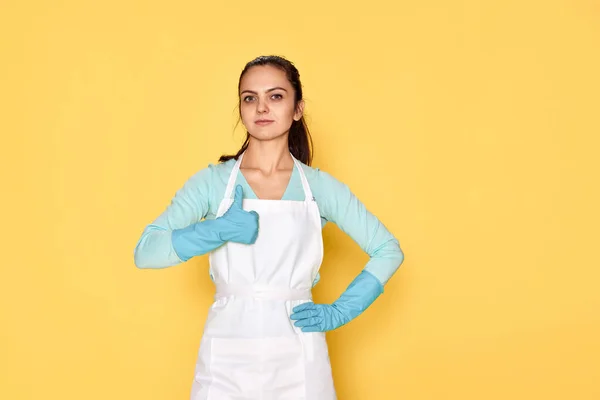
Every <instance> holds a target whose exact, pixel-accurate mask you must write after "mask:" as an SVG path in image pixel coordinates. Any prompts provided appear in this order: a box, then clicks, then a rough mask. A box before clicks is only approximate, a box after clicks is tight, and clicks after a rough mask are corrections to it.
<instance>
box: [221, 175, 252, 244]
mask: <svg viewBox="0 0 600 400" xmlns="http://www.w3.org/2000/svg"><path fill="white" fill-rule="evenodd" d="M243 195H244V190H243V188H242V186H241V185H237V186H236V188H235V196H234V198H233V204H232V205H231V207H229V210H227V211H226V212H225V214H223V215H222V216H221V217H219V218H217V219H219V220H221V222H222V223H223V229H222V231H221V232H219V237H220V238H221V239H222V240H224V241H231V242H237V243H244V244H253V243H254V242H255V241H256V238H257V236H258V213H257V212H256V211H244V209H243V208H242V201H243Z"/></svg>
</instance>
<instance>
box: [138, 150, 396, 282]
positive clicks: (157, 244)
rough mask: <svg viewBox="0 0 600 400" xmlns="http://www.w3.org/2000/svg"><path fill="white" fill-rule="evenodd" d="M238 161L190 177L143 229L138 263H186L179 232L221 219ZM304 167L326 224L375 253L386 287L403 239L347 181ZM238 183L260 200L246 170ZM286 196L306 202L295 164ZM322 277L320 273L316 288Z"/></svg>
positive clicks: (373, 267) (371, 268) (373, 264)
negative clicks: (178, 246)
mask: <svg viewBox="0 0 600 400" xmlns="http://www.w3.org/2000/svg"><path fill="white" fill-rule="evenodd" d="M235 162H236V160H234V159H232V160H229V161H226V162H223V163H218V164H209V165H208V167H207V168H204V169H202V170H200V171H198V172H197V173H195V174H194V175H193V176H192V177H190V178H189V179H188V181H187V182H186V183H185V184H184V185H183V187H182V188H181V189H179V190H178V191H177V193H176V194H175V196H174V197H173V199H172V200H171V204H170V205H169V206H168V207H167V208H166V210H165V211H164V212H163V213H162V214H161V215H159V216H158V218H156V219H155V220H154V221H153V222H152V223H151V224H149V225H147V226H146V228H145V229H144V231H143V232H142V235H141V237H140V239H139V240H138V243H137V245H136V247H135V251H134V261H135V265H136V266H137V267H139V268H165V267H170V266H174V265H177V264H180V263H182V262H183V261H182V260H181V259H180V258H179V256H178V255H177V253H176V252H175V250H174V248H173V244H172V240H171V234H172V232H173V230H176V229H182V228H185V227H187V226H189V225H191V224H193V223H196V222H199V221H201V220H202V219H214V218H216V214H217V209H218V207H219V204H220V203H221V200H222V199H223V196H224V194H225V188H226V187H227V181H228V179H229V176H230V174H231V170H232V168H233V166H234V164H235ZM300 165H301V167H302V168H303V171H304V173H305V175H306V178H307V180H308V183H309V185H310V188H311V190H312V192H313V196H314V197H315V200H316V202H317V204H318V207H319V212H320V215H321V227H324V226H325V224H326V223H327V222H332V223H335V224H336V225H337V226H338V227H339V228H340V229H341V230H342V231H343V232H345V233H346V234H348V235H349V236H350V237H351V238H352V239H353V240H354V241H355V242H356V243H357V244H358V245H359V246H360V248H361V249H362V250H363V251H364V252H365V253H367V254H368V255H369V257H370V259H369V261H368V262H367V264H366V266H365V267H364V270H366V271H368V272H370V273H372V274H373V275H374V276H375V277H377V278H378V279H379V280H380V282H381V283H382V285H385V284H386V283H387V282H388V280H389V279H390V278H391V277H392V275H393V274H394V273H395V272H396V270H397V269H398V268H399V267H400V265H401V264H402V262H403V260H404V253H403V252H402V250H401V249H400V244H399V242H398V240H397V239H396V238H395V237H394V236H393V235H392V234H391V233H390V232H389V231H388V229H387V228H386V227H385V226H384V225H383V223H382V222H381V221H379V219H378V218H377V217H376V216H375V215H373V214H372V213H371V212H369V211H368V210H367V208H366V207H365V206H364V204H363V203H361V202H360V200H358V199H357V198H356V196H355V195H354V194H353V193H352V192H351V191H350V189H349V188H348V186H347V185H345V184H344V183H342V182H340V181H339V180H337V179H336V178H334V177H333V176H331V175H330V174H328V173H327V172H324V171H321V170H320V169H319V168H313V167H310V166H308V165H305V164H302V163H300ZM238 184H239V185H242V187H243V189H244V198H250V199H256V198H257V196H256V194H255V193H254V192H253V191H252V188H251V187H250V186H249V185H248V182H247V181H246V179H245V178H244V175H243V174H242V173H241V172H238V174H237V178H236V185H238ZM282 200H298V201H301V200H304V190H303V189H302V181H301V178H300V174H299V172H298V169H297V168H296V167H295V166H294V169H293V170H292V176H291V178H290V181H289V184H288V186H287V188H286V190H285V193H284V194H283V198H282ZM319 279H320V278H319V276H317V278H316V279H315V282H314V283H313V286H314V284H316V283H317V282H318V281H319Z"/></svg>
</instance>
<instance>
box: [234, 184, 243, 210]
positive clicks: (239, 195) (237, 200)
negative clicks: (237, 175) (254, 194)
mask: <svg viewBox="0 0 600 400" xmlns="http://www.w3.org/2000/svg"><path fill="white" fill-rule="evenodd" d="M243 199H244V189H243V188H242V185H237V186H236V187H235V197H234V198H233V205H234V206H236V207H239V208H242V200H243Z"/></svg>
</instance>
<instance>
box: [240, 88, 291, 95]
mask: <svg viewBox="0 0 600 400" xmlns="http://www.w3.org/2000/svg"><path fill="white" fill-rule="evenodd" d="M273 90H283V91H284V92H287V90H285V89H284V88H282V87H279V86H277V87H274V88H271V89H269V90H267V93H269V92H272V91H273ZM244 93H251V94H258V93H256V92H255V91H253V90H244V91H243V92H241V93H240V95H242V94H244Z"/></svg>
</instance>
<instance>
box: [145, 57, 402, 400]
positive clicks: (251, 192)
mask: <svg viewBox="0 0 600 400" xmlns="http://www.w3.org/2000/svg"><path fill="white" fill-rule="evenodd" d="M238 94H239V108H240V118H241V120H242V123H243V124H244V126H245V127H246V130H247V137H246V141H245V143H244V145H243V146H242V148H241V149H240V150H239V152H238V153H237V154H236V155H234V156H222V157H221V158H220V160H219V161H220V162H219V163H218V164H217V165H212V164H211V165H209V166H208V167H207V168H205V169H202V170H200V171H199V172H197V173H196V174H195V175H194V176H192V177H191V178H190V179H189V180H188V181H187V182H186V183H185V185H184V186H183V188H182V189H180V190H179V191H178V192H177V193H176V195H175V197H174V198H173V200H172V202H171V204H170V205H169V207H168V208H167V209H166V211H165V212H164V213H163V214H162V215H160V216H159V217H158V218H157V219H156V220H155V221H154V222H153V223H152V224H150V225H148V226H147V227H146V229H145V230H144V232H143V233H142V236H141V238H140V240H139V242H138V244H137V246H136V249H135V263H136V265H137V266H138V267H139V268H164V267H168V266H173V265H176V264H179V263H181V262H184V261H187V260H189V259H190V258H192V257H194V256H199V255H202V254H206V253H210V255H209V261H210V276H211V278H212V280H213V281H214V282H215V285H216V295H215V302H214V304H213V305H212V306H211V308H210V311H209V314H208V318H207V321H206V324H205V328H204V334H203V337H202V340H201V343H200V351H199V355H198V362H197V365H196V373H195V379H194V382H193V386H192V396H191V398H192V400H201V399H203V400H230V399H231V400H233V399H263V400H267V399H268V400H284V399H290V400H292V399H293V400H299V399H306V400H333V399H336V394H335V389H334V385H333V380H332V375H331V367H330V362H329V355H328V350H327V343H326V340H325V332H326V331H329V330H332V329H336V328H338V327H340V326H342V325H344V324H346V323H348V322H350V321H351V320H352V319H354V318H356V317H357V316H358V315H359V314H361V313H362V312H363V311H364V310H365V309H366V308H367V307H369V305H370V304H371V303H373V301H374V300H375V299H376V298H377V297H378V296H379V295H380V294H381V293H382V292H383V286H384V285H385V284H386V283H387V281H388V280H389V279H390V277H391V276H392V275H393V274H394V272H395V271H396V270H397V269H398V267H399V266H400V264H401V263H402V261H403V258H404V255H403V253H402V251H401V249H400V246H399V244H398V241H397V240H396V239H395V238H394V237H393V236H392V235H391V234H390V232H388V230H387V229H386V228H385V227H384V225H383V224H382V223H380V222H379V220H378V219H377V218H376V217H375V216H374V215H373V214H371V213H370V212H369V211H367V210H366V208H365V207H364V206H363V204H362V203H361V202H360V201H359V200H358V199H356V197H354V195H353V194H352V192H351V191H350V190H349V189H348V187H347V186H346V185H344V184H343V183H341V182H339V181H338V180H336V179H335V178H333V177H332V176H331V175H329V174H327V173H325V172H322V171H320V170H319V169H318V168H311V167H310V164H311V149H310V135H309V131H308V128H307V126H306V124H305V121H304V118H303V110H304V101H303V98H302V85H301V83H300V76H299V73H298V70H297V69H296V67H295V66H294V65H293V64H292V63H290V62H289V61H287V60H285V59H284V58H281V57H276V56H267V57H258V58H256V59H255V60H253V61H251V62H249V63H248V64H247V65H246V67H245V68H244V70H243V71H242V73H241V76H240V80H239V84H238ZM327 221H331V222H334V223H336V224H337V225H338V226H339V227H340V228H341V229H342V230H343V231H344V232H346V233H347V234H349V235H350V236H351V237H352V238H353V239H354V240H355V241H356V242H357V243H358V244H359V245H360V246H361V248H362V249H363V250H364V251H365V252H367V253H368V254H369V255H370V257H371V258H370V260H369V262H368V263H367V265H366V266H365V268H364V269H363V271H362V272H361V273H360V274H359V275H358V276H357V277H356V278H355V279H354V280H353V282H352V283H351V284H350V286H349V287H348V288H347V290H346V291H345V292H344V293H343V294H342V295H341V296H340V297H339V299H338V300H336V301H335V302H334V303H333V304H314V303H313V302H312V301H311V289H312V287H313V286H314V285H315V284H316V283H317V282H318V280H319V274H318V271H319V267H320V265H321V261H322V259H323V241H322V234H321V230H322V228H323V226H324V225H325V223H326V222H327Z"/></svg>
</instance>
